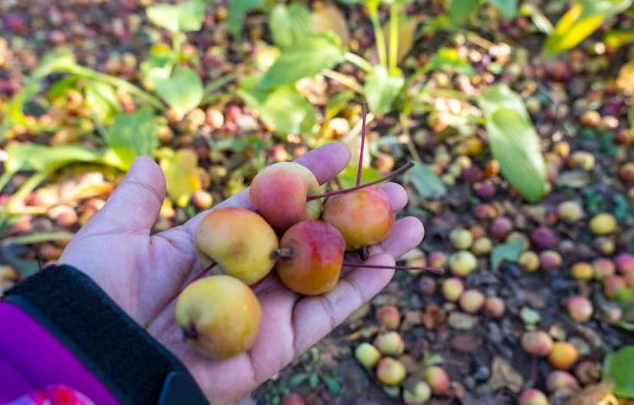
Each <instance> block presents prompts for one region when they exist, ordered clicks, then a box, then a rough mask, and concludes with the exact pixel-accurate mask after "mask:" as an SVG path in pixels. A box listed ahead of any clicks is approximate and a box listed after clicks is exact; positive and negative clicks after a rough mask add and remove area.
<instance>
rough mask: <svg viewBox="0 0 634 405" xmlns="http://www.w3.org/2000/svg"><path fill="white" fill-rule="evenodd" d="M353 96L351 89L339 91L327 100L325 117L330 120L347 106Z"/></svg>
mask: <svg viewBox="0 0 634 405" xmlns="http://www.w3.org/2000/svg"><path fill="white" fill-rule="evenodd" d="M353 98H354V92H353V91H351V90H344V91H342V92H341V93H337V94H336V95H335V96H334V97H332V98H330V100H328V104H326V113H325V117H326V119H327V120H331V119H333V118H335V117H336V116H337V114H339V113H340V112H341V111H342V110H343V109H344V108H346V107H347V106H348V104H349V103H350V101H352V99H353Z"/></svg>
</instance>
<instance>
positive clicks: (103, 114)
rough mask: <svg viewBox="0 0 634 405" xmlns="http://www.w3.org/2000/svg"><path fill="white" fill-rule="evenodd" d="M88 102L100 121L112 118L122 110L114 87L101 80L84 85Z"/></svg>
mask: <svg viewBox="0 0 634 405" xmlns="http://www.w3.org/2000/svg"><path fill="white" fill-rule="evenodd" d="M84 95H85V97H86V104H87V105H88V107H89V108H90V110H91V111H92V112H93V113H94V114H95V115H96V116H97V118H98V119H99V120H100V121H108V120H110V119H111V118H112V117H113V116H114V115H115V114H116V113H117V112H119V111H121V104H119V99H118V98H117V93H116V92H115V90H114V88H113V87H112V86H110V85H108V84H104V83H100V82H90V83H88V84H87V85H86V86H85V87H84Z"/></svg>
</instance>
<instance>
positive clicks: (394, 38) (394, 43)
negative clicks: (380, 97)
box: [390, 0, 400, 72]
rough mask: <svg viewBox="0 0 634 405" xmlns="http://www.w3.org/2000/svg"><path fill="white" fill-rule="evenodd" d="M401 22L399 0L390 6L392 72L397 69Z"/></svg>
mask: <svg viewBox="0 0 634 405" xmlns="http://www.w3.org/2000/svg"><path fill="white" fill-rule="evenodd" d="M399 20H400V2H399V1H398V0H393V1H392V4H391V5H390V72H393V71H395V70H396V69H397V66H396V65H397V63H398V26H399V23H400V22H399Z"/></svg>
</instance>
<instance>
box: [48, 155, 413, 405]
mask: <svg viewBox="0 0 634 405" xmlns="http://www.w3.org/2000/svg"><path fill="white" fill-rule="evenodd" d="M349 159H350V153H349V151H348V149H347V148H346V147H344V146H343V145H341V144H329V145H326V146H323V147H321V148H319V149H316V150H314V151H312V152H308V153H306V154H305V155H303V156H302V157H300V158H299V159H298V160H297V162H298V163H301V164H302V165H304V166H306V167H308V168H309V169H310V170H312V171H313V173H314V174H315V176H316V177H317V179H318V180H319V181H320V183H324V182H326V181H328V180H330V179H331V178H332V177H334V176H335V175H336V174H337V173H338V172H339V171H340V170H342V169H343V168H344V167H346V165H347V164H348V160H349ZM380 187H381V189H382V190H383V191H384V192H385V193H386V194H387V195H388V196H389V198H390V202H391V204H392V206H393V208H394V210H395V211H397V210H400V209H402V208H403V207H404V206H405V204H406V203H407V194H406V192H405V190H404V189H403V188H402V187H401V186H399V185H397V184H394V183H386V184H383V185H381V186H380ZM164 198H165V180H164V178H163V174H162V172H161V170H160V168H159V167H158V166H157V165H156V163H155V162H154V161H152V160H150V159H148V158H144V157H140V158H138V159H137V160H136V161H135V162H134V164H133V166H132V167H131V168H130V171H129V172H128V174H127V176H126V177H125V179H124V180H123V181H122V182H121V184H119V186H118V187H117V188H116V190H115V191H114V193H113V194H112V196H111V197H110V198H109V199H108V201H107V203H106V205H105V206H104V207H103V208H102V209H101V210H100V211H99V212H98V213H97V214H95V216H94V217H93V218H92V219H91V220H90V221H89V222H88V223H87V224H86V225H85V226H84V227H83V228H82V229H81V230H80V231H79V232H78V233H77V235H76V236H75V237H74V238H73V239H72V241H71V242H70V243H69V245H68V246H67V247H66V249H65V250H64V252H63V253H62V256H61V258H60V260H59V262H60V264H69V265H71V266H74V267H76V268H77V269H80V270H81V271H83V272H85V273H86V274H87V275H88V276H90V277H91V278H92V279H93V280H94V281H95V282H96V283H97V284H99V286H100V287H101V288H102V289H103V290H104V291H105V292H106V293H107V294H109V295H110V296H111V297H112V298H113V299H114V301H115V302H116V303H117V304H118V305H120V306H121V307H122V308H123V309H124V310H125V311H126V312H127V313H128V314H129V315H130V316H131V317H132V318H134V319H135V320H136V321H137V322H138V323H139V324H141V325H143V326H144V327H145V328H146V329H147V331H148V332H149V333H150V334H152V335H153V336H154V337H155V338H156V339H158V340H159V341H160V342H161V343H162V344H164V345H165V346H166V347H167V348H168V349H169V350H171V351H172V352H173V353H174V354H175V355H176V356H177V357H178V358H179V359H180V360H181V361H182V362H183V363H184V364H185V365H186V366H187V368H188V369H189V371H190V372H191V373H192V375H193V376H194V377H195V378H196V380H197V382H198V384H199V385H200V387H201V388H202V390H203V391H204V393H205V394H206V395H207V397H208V398H209V399H210V400H211V401H212V403H213V404H214V405H227V404H233V403H236V402H238V401H239V400H241V399H243V398H244V397H245V396H247V395H249V393H250V392H251V391H252V390H253V389H255V388H256V387H257V386H258V385H259V384H261V383H262V382H264V381H266V379H268V378H269V377H270V376H271V375H273V374H274V373H276V372H277V371H279V370H280V369H282V368H283V367H284V366H286V365H287V364H289V363H290V362H291V361H292V360H293V359H294V358H295V357H296V356H298V355H300V354H301V353H302V352H303V351H305V350H307V349H309V348H310V347H311V346H313V345H314V344H315V343H317V342H318V341H319V340H320V339H321V338H323V337H324V336H326V335H327V334H328V333H329V332H330V331H331V330H333V329H334V328H335V327H336V326H337V325H339V324H340V323H341V322H342V321H344V320H345V319H346V318H347V317H348V316H349V315H350V314H351V313H352V312H353V311H354V310H356V309H357V308H359V307H360V306H361V305H362V304H364V303H365V302H368V301H369V300H370V299H371V298H372V297H374V296H375V295H376V294H377V293H378V292H379V291H381V289H383V288H384V287H385V286H386V285H387V283H388V282H389V281H390V279H391V278H392V275H393V274H394V271H393V270H387V269H363V268H359V269H356V270H353V271H350V272H349V273H347V274H346V275H345V276H344V277H342V278H341V280H340V281H339V284H338V285H337V286H336V288H335V289H334V290H333V291H331V292H330V293H328V294H325V295H323V296H316V297H302V296H299V295H297V294H295V293H293V292H291V291H289V290H287V289H286V288H285V287H284V286H283V285H282V284H281V283H280V282H279V280H278V279H277V278H276V277H275V276H273V275H272V276H268V277H267V278H266V279H265V280H264V281H263V282H262V283H260V284H258V285H257V287H256V288H255V291H256V294H257V295H258V298H259V300H260V303H261V304H262V323H261V328H260V332H259V334H258V338H257V341H256V343H255V345H254V346H253V347H252V348H251V350H249V352H247V353H245V354H243V355H240V356H237V357H234V358H231V359H228V360H224V361H212V360H209V359H207V358H205V357H202V356H200V355H199V354H198V353H196V352H195V351H194V350H193V349H192V348H190V347H189V346H188V345H187V343H186V342H184V341H183V337H182V333H181V331H180V330H179V328H178V327H177V325H176V323H175V320H174V307H175V297H176V296H177V295H178V293H179V292H180V291H181V290H182V289H183V288H185V286H186V285H187V284H188V283H189V282H191V280H193V279H195V278H196V277H197V276H199V275H200V274H201V272H202V271H203V266H202V264H201V263H200V262H198V260H197V259H196V255H195V252H194V232H195V230H196V226H197V224H198V223H199V222H200V220H201V219H202V218H203V217H204V216H205V215H206V214H207V212H203V213H200V214H198V215H197V216H195V217H194V218H192V219H190V220H189V221H188V222H187V223H185V224H183V225H181V226H178V227H175V228H173V229H170V230H168V231H165V232H161V233H158V234H155V235H151V234H150V231H151V228H152V225H153V224H154V222H155V221H156V219H157V217H158V214H159V210H160V208H161V203H162V201H163V199H164ZM218 206H237V207H244V208H249V209H253V206H252V205H251V203H250V201H249V197H248V191H247V190H245V191H243V192H241V193H239V194H237V195H236V196H234V197H232V198H230V199H228V200H226V201H224V202H223V203H221V204H219V205H218ZM423 233H424V230H423V226H422V224H421V223H420V221H419V220H418V219H416V218H414V217H406V218H402V219H399V220H398V221H396V223H395V225H394V229H393V231H392V233H391V234H390V235H388V237H387V238H386V239H385V240H384V241H383V242H381V244H380V245H376V246H373V247H372V248H370V249H369V253H370V258H369V259H368V260H367V261H366V263H371V264H379V265H387V266H390V265H394V260H395V258H396V257H399V256H401V255H402V254H404V253H405V252H407V251H409V250H410V249H412V248H414V247H416V246H417V245H418V244H419V243H420V242H421V240H422V238H423Z"/></svg>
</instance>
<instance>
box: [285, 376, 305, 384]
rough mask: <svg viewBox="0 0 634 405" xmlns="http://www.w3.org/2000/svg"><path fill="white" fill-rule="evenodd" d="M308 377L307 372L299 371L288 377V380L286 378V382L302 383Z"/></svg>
mask: <svg viewBox="0 0 634 405" xmlns="http://www.w3.org/2000/svg"><path fill="white" fill-rule="evenodd" d="M307 379H308V374H306V373H299V374H295V375H294V376H292V377H291V378H290V380H288V383H289V384H290V385H300V384H301V383H303V382H304V381H306V380H307Z"/></svg>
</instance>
